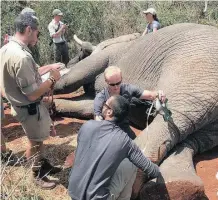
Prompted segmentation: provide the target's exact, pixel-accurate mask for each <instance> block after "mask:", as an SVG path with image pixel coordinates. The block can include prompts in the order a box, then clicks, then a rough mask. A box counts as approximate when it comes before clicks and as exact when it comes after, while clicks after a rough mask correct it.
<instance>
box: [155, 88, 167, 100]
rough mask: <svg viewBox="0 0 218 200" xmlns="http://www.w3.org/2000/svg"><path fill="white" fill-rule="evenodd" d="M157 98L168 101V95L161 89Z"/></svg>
mask: <svg viewBox="0 0 218 200" xmlns="http://www.w3.org/2000/svg"><path fill="white" fill-rule="evenodd" d="M157 98H158V99H159V100H160V101H161V102H162V103H164V102H165V101H166V95H165V94H164V92H163V91H162V90H159V91H158V92H157Z"/></svg>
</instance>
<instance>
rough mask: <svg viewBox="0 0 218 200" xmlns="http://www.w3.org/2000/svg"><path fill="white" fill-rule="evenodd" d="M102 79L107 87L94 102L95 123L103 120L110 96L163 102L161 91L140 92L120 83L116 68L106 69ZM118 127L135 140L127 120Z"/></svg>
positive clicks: (132, 86)
mask: <svg viewBox="0 0 218 200" xmlns="http://www.w3.org/2000/svg"><path fill="white" fill-rule="evenodd" d="M104 77H105V81H106V83H107V85H108V86H107V87H106V88H104V89H103V90H102V91H101V92H99V93H98V94H97V95H96V97H95V100H94V115H95V119H96V120H97V121H99V120H103V115H102V107H103V105H104V103H105V102H106V101H107V100H108V99H109V98H110V96H112V95H121V96H124V97H125V98H126V99H128V100H129V101H131V99H132V98H133V97H135V98H139V99H146V100H155V99H156V98H159V99H160V100H161V101H164V100H165V95H164V93H163V91H161V90H159V91H149V90H142V89H140V88H139V87H137V86H135V85H131V84H125V83H122V73H121V70H120V68H118V67H116V66H110V67H108V68H107V69H106V70H105V72H104ZM119 126H120V128H121V129H122V130H123V131H124V132H126V133H127V134H128V135H129V137H130V138H131V139H135V137H136V136H135V133H134V132H133V131H132V130H131V128H130V126H129V121H128V119H126V120H125V121H123V122H122V123H119Z"/></svg>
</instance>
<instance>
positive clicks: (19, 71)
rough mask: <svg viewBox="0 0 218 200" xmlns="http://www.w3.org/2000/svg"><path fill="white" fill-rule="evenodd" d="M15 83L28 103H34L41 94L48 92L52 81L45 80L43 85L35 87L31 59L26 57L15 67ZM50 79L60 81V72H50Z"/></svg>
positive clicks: (34, 75)
mask: <svg viewBox="0 0 218 200" xmlns="http://www.w3.org/2000/svg"><path fill="white" fill-rule="evenodd" d="M14 70H15V74H16V82H17V84H18V86H19V88H20V90H21V92H22V93H23V94H24V95H26V96H27V98H28V99H29V101H35V100H37V99H39V98H40V97H41V96H42V95H43V94H45V93H46V92H48V91H49V90H50V87H51V85H52V84H53V82H52V80H50V79H49V80H47V81H45V82H44V83H42V84H40V86H38V85H37V82H36V72H35V70H34V66H33V62H32V59H30V58H28V57H26V58H23V59H21V60H20V61H19V62H18V63H17V65H16V66H15V69H14ZM50 77H53V78H54V80H55V81H58V80H59V79H60V72H59V71H58V70H55V69H54V70H52V71H51V73H50Z"/></svg>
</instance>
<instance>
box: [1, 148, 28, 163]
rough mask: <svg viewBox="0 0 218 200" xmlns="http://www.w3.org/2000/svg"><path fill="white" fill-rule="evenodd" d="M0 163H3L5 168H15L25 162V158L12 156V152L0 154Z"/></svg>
mask: <svg viewBox="0 0 218 200" xmlns="http://www.w3.org/2000/svg"><path fill="white" fill-rule="evenodd" d="M1 161H2V163H5V164H6V165H7V166H17V165H21V164H23V163H24V162H26V158H25V157H21V158H19V157H18V156H16V155H15V154H13V152H12V150H9V151H7V152H1Z"/></svg>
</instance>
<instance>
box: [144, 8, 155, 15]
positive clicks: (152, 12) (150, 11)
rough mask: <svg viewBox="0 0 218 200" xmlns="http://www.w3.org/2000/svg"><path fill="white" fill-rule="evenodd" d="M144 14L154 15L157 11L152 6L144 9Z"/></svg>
mask: <svg viewBox="0 0 218 200" xmlns="http://www.w3.org/2000/svg"><path fill="white" fill-rule="evenodd" d="M143 13H144V14H148V13H151V14H152V15H156V14H157V12H156V10H155V9H154V8H148V9H147V10H144V11H143Z"/></svg>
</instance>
